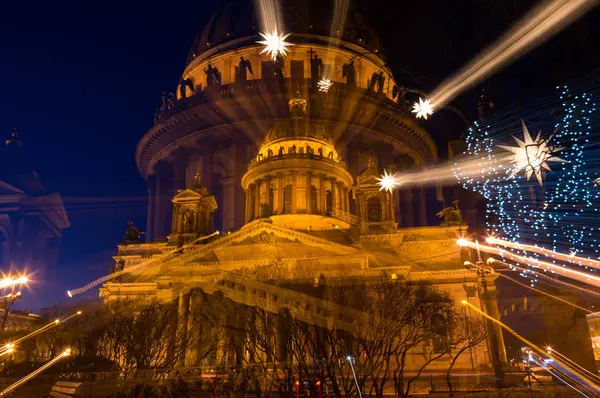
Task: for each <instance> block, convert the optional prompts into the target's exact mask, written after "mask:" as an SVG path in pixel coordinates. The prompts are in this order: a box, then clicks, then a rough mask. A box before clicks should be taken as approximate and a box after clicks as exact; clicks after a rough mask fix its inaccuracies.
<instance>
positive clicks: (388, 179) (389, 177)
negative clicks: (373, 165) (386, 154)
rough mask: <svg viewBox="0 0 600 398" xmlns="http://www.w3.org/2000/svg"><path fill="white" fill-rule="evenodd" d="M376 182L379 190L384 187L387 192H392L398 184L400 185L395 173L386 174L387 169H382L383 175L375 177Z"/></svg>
mask: <svg viewBox="0 0 600 398" xmlns="http://www.w3.org/2000/svg"><path fill="white" fill-rule="evenodd" d="M377 182H378V184H379V190H380V191H383V190H384V189H385V190H386V191H388V192H392V191H393V190H394V189H395V188H396V187H397V186H398V185H400V184H399V183H398V180H397V179H396V174H388V172H387V170H383V175H382V176H381V177H379V178H377Z"/></svg>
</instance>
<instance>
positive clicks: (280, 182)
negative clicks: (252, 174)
mask: <svg viewBox="0 0 600 398" xmlns="http://www.w3.org/2000/svg"><path fill="white" fill-rule="evenodd" d="M284 191H285V180H284V176H283V173H278V174H277V204H278V206H277V213H278V214H283V211H284V203H283V193H284Z"/></svg>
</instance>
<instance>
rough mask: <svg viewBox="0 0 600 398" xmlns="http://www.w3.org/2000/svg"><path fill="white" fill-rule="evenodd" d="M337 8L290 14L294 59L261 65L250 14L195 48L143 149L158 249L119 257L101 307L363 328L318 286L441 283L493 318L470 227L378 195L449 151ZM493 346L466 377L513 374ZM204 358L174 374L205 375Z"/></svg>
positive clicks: (186, 356) (216, 22)
mask: <svg viewBox="0 0 600 398" xmlns="http://www.w3.org/2000/svg"><path fill="white" fill-rule="evenodd" d="M329 3H330V2H315V1H312V2H310V1H308V0H286V1H282V2H281V4H282V6H281V19H282V20H281V21H280V26H284V27H285V29H284V30H285V32H286V33H291V35H290V36H289V37H288V39H287V40H288V41H289V42H290V43H291V46H290V47H289V51H288V52H287V54H285V56H284V57H283V56H278V57H276V58H275V59H273V58H271V57H270V56H269V55H268V54H265V53H263V52H262V50H263V46H262V45H261V44H258V43H257V41H259V40H261V37H260V36H259V32H260V31H261V30H262V29H261V28H260V26H261V21H260V19H261V18H260V16H259V15H258V12H257V10H256V9H255V7H254V3H253V2H252V1H247V2H240V1H238V2H235V3H231V4H229V5H227V6H225V7H223V8H222V9H221V10H219V11H218V12H217V13H216V14H215V15H213V17H212V18H211V19H210V21H209V22H208V25H207V26H206V27H205V28H204V30H203V31H202V32H201V33H200V34H199V35H198V37H197V38H196V40H195V41H194V43H193V45H192V48H191V50H190V52H189V56H188V61H187V66H186V67H185V69H184V70H183V72H182V76H181V79H180V83H179V85H178V86H177V88H176V91H175V93H171V94H168V95H167V94H165V95H163V97H162V102H161V104H160V107H159V108H158V109H157V110H156V112H155V118H154V125H153V126H152V127H151V128H150V129H149V130H148V131H147V132H146V134H145V135H144V136H143V137H142V138H141V140H140V141H139V144H138V146H137V150H136V154H135V156H136V162H137V166H138V169H139V172H140V174H141V176H142V178H144V179H145V181H146V182H147V186H148V219H147V227H146V238H147V239H146V241H142V240H140V239H139V231H137V232H138V233H136V231H132V233H130V234H128V236H127V237H126V239H125V240H124V241H123V242H122V243H121V244H120V245H119V246H118V253H117V255H116V256H115V257H114V259H115V266H114V267H113V268H112V272H119V273H121V276H119V277H115V278H113V279H112V281H110V282H107V283H105V284H104V285H103V286H102V287H101V289H100V295H101V297H102V298H103V300H104V301H105V302H111V301H113V300H117V299H119V298H136V299H156V300H159V301H162V302H169V303H176V305H177V308H178V317H179V321H178V322H179V323H180V324H181V325H183V327H184V328H185V333H187V334H188V335H190V334H194V335H197V338H198V339H202V336H200V334H201V333H203V332H202V330H203V329H202V326H201V325H196V324H195V323H194V322H193V321H192V320H193V319H194V317H193V316H191V314H193V313H194V312H198V311H202V310H203V306H204V305H206V302H207V301H208V300H210V297H211V296H212V295H214V294H216V292H218V293H219V294H220V295H221V296H222V297H225V298H226V299H228V300H230V301H231V302H232V303H234V304H235V306H240V305H241V306H261V307H262V308H266V309H268V310H269V311H272V312H274V313H277V312H278V311H280V310H281V309H282V308H285V307H286V306H287V305H289V303H292V302H294V303H300V305H301V306H302V308H303V311H301V312H300V315H299V316H301V317H302V320H303V321H306V322H308V323H311V324H314V325H318V326H321V325H327V324H330V323H331V322H333V323H339V324H340V325H342V326H341V327H342V328H344V327H348V328H353V327H360V325H357V324H356V322H358V321H357V319H354V318H352V316H351V315H350V314H345V313H344V310H343V308H341V307H339V306H335V305H333V304H331V303H328V302H327V300H324V299H323V297H322V296H321V295H320V294H321V293H320V292H322V291H323V289H322V287H323V286H325V287H335V286H340V285H341V284H343V283H344V281H345V280H347V279H353V280H361V281H365V282H368V281H374V280H380V279H381V278H389V279H390V280H398V281H405V282H411V283H414V284H420V283H426V284H431V285H432V286H435V288H436V289H440V290H442V291H444V292H448V293H450V294H451V295H452V297H454V299H455V300H456V305H457V306H460V301H462V300H466V301H468V302H469V303H471V304H473V305H474V306H476V307H478V308H485V309H486V310H487V312H488V313H489V314H491V315H492V316H495V317H498V307H497V304H496V292H495V288H494V280H495V275H493V274H491V275H487V276H484V278H486V287H487V288H486V290H485V294H477V291H478V289H479V283H480V280H479V279H478V278H479V276H478V275H476V273H474V272H473V271H471V270H467V269H466V268H465V266H464V261H465V260H466V257H465V256H467V255H468V254H466V253H464V252H461V248H460V247H459V246H458V245H457V244H456V240H457V237H458V236H459V235H460V231H459V228H460V227H459V226H447V225H446V226H440V220H436V219H435V218H434V217H432V215H435V213H436V212H438V211H439V210H441V208H442V203H441V201H439V200H438V199H437V198H436V195H435V193H434V192H433V191H434V188H435V187H432V186H431V184H429V183H430V182H429V181H422V182H421V183H418V184H415V185H412V186H410V187H399V188H398V189H396V190H394V191H393V192H391V193H390V192H387V191H385V190H381V189H380V186H379V184H378V180H377V179H378V178H379V177H380V175H381V174H382V172H383V170H387V171H389V172H399V173H401V172H403V171H409V170H418V169H423V168H426V167H428V166H430V165H433V164H435V163H436V162H437V161H438V150H437V147H436V143H435V142H434V140H433V138H432V137H431V136H430V134H429V133H428V132H427V131H426V130H425V129H423V127H421V126H420V125H419V123H418V122H417V121H416V119H415V117H414V115H413V114H411V112H410V109H409V107H408V106H407V102H406V98H405V94H406V92H404V89H403V88H402V87H401V86H400V84H397V83H396V81H395V80H394V76H393V75H392V73H391V71H390V69H389V68H388V67H387V65H386V61H385V53H384V51H383V49H382V46H381V43H380V40H379V38H378V37H377V35H376V34H375V33H374V32H373V30H371V29H370V28H369V27H367V26H365V24H364V21H363V19H362V18H361V16H360V15H359V14H357V13H356V12H355V10H353V9H352V7H350V9H349V10H348V13H347V17H346V21H345V24H343V28H342V27H340V29H339V30H336V29H335V26H336V24H335V23H333V24H332V16H331V13H332V10H333V7H329V6H330V4H329ZM334 19H335V18H334ZM340 26H341V25H340ZM130 232H131V231H130ZM235 306H234V307H232V308H238V307H235ZM344 325H345V326H344ZM488 335H489V336H488V339H487V341H486V342H485V343H483V344H481V345H479V346H477V347H476V348H475V349H473V350H469V352H468V353H467V354H465V355H464V356H462V357H461V359H460V360H459V361H458V362H457V365H456V367H455V369H458V370H464V371H467V370H481V369H488V370H490V371H491V369H492V367H493V362H499V363H506V354H505V353H504V343H503V340H502V333H501V332H500V331H499V329H498V328H494V327H491V328H490V329H489V330H488ZM494 347H495V348H494ZM193 351H194V350H193V349H192V350H189V352H187V353H186V352H184V353H181V354H180V358H179V360H178V366H179V367H193V366H196V365H197V363H195V362H194V356H195V355H197V353H194V352H193ZM492 351H495V352H492ZM239 355H244V354H243V353H240V354H239ZM408 361H409V363H410V364H412V365H414V366H417V364H418V362H419V361H420V359H419V356H418V355H415V356H413V357H411V358H410V359H409V360H408ZM448 363H449V360H446V359H442V360H440V361H437V362H434V363H432V365H431V369H436V368H437V369H446V368H447V367H448Z"/></svg>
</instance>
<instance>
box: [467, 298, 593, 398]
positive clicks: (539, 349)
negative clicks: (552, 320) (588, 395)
mask: <svg viewBox="0 0 600 398" xmlns="http://www.w3.org/2000/svg"><path fill="white" fill-rule="evenodd" d="M460 303H461V304H462V305H466V306H468V307H469V308H472V309H473V310H474V311H476V312H478V313H479V314H480V315H482V316H483V317H484V318H486V319H488V320H490V321H492V322H494V323H495V324H497V325H499V326H500V327H502V328H503V329H504V330H506V331H508V332H509V333H510V334H512V335H513V336H515V337H516V338H517V339H519V340H520V341H522V342H523V343H525V344H526V345H527V346H529V347H531V348H532V349H533V350H534V351H536V352H537V353H538V354H539V355H541V356H542V357H543V356H544V355H546V351H544V350H543V349H542V348H540V347H538V346H537V345H535V344H534V343H532V342H531V341H529V340H527V339H526V338H525V337H523V336H521V335H520V334H519V333H517V332H515V331H514V330H513V329H511V328H510V327H508V326H507V325H506V324H504V323H503V322H501V321H499V320H498V319H496V318H494V317H491V316H489V315H488V314H486V313H485V312H483V311H481V310H480V309H479V308H477V307H476V306H474V305H473V304H471V303H469V302H468V301H467V300H462V301H461V302H460ZM554 360H555V362H556V363H558V364H559V365H561V366H562V367H564V368H565V369H567V370H569V371H570V372H572V373H573V374H575V375H577V376H578V377H580V378H581V379H582V380H583V381H585V383H586V384H587V385H586V387H588V388H590V389H592V390H593V391H594V392H595V393H597V394H599V393H600V388H599V387H598V385H597V384H596V383H594V382H593V381H592V380H589V379H588V378H587V377H585V376H583V375H579V374H577V372H576V371H575V370H574V369H572V368H571V367H570V366H569V365H567V364H566V363H563V362H562V361H561V360H558V359H554Z"/></svg>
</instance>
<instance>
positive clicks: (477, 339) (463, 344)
mask: <svg viewBox="0 0 600 398" xmlns="http://www.w3.org/2000/svg"><path fill="white" fill-rule="evenodd" d="M455 319H456V322H455V325H454V326H453V327H452V332H453V341H452V349H451V350H450V351H449V352H448V355H449V356H450V358H451V361H450V366H448V370H447V371H446V384H447V385H448V391H449V393H450V396H452V395H454V392H453V390H452V383H451V379H450V375H451V372H452V368H453V367H454V365H455V364H456V361H457V360H458V358H459V357H460V356H461V355H462V354H464V353H465V352H467V350H471V349H473V348H475V347H477V346H478V345H480V344H482V343H483V342H484V341H485V340H486V338H487V333H486V329H485V323H484V322H483V319H481V318H480V317H470V316H468V315H466V314H456V316H455Z"/></svg>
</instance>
